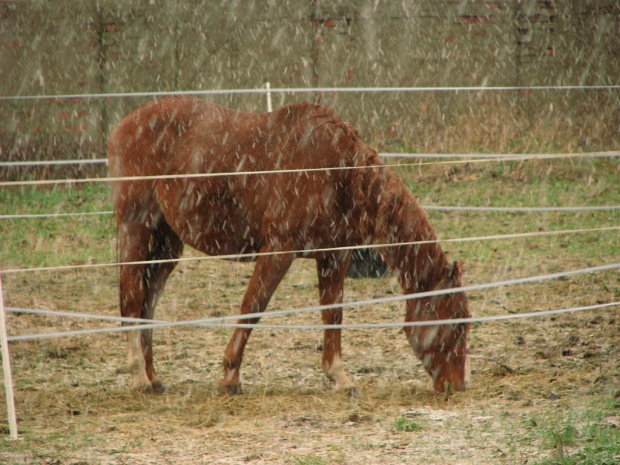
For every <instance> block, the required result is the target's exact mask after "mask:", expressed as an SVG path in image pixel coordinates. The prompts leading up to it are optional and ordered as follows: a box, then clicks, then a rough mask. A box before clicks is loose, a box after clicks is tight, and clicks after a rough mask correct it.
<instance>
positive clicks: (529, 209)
mask: <svg viewBox="0 0 620 465" xmlns="http://www.w3.org/2000/svg"><path fill="white" fill-rule="evenodd" d="M421 207H422V208H423V209H424V210H428V211H445V212H451V211H456V212H479V213H486V212H488V213H493V212H499V213H545V212H547V213H551V212H558V213H561V212H594V211H613V210H620V205H575V206H570V207H475V206H465V205H464V206H460V205H421ZM113 213H114V212H113V211H112V210H105V211H99V212H68V213H23V214H11V215H0V220H24V219H43V218H51V219H53V218H71V217H77V216H109V215H112V214H113Z"/></svg>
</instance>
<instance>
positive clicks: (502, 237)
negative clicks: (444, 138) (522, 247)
mask: <svg viewBox="0 0 620 465" xmlns="http://www.w3.org/2000/svg"><path fill="white" fill-rule="evenodd" d="M619 230H620V226H604V227H601V228H589V229H565V230H561V231H533V232H526V233H511V234H495V235H489V236H477V237H461V238H452V239H434V240H424V241H411V242H396V243H390V244H361V245H350V246H343V247H324V248H316V249H297V250H281V251H273V252H255V253H247V254H228V255H204V256H199V257H183V258H173V259H161V260H138V261H132V262H111V263H88V264H83V265H57V266H42V267H33V268H7V269H4V270H2V269H0V275H3V274H6V275H8V274H17V273H27V272H44V271H46V272H49V271H75V270H84V269H95V268H112V267H119V266H136V265H148V264H151V265H152V264H161V263H183V262H191V261H203V260H239V259H243V260H248V259H250V260H254V259H256V258H258V257H266V256H276V255H285V254H296V255H299V256H300V257H303V256H304V255H307V254H310V253H323V252H337V251H346V250H358V249H380V248H386V247H402V246H412V245H423V244H437V243H451V242H477V241H490V240H505V239H524V238H533V237H544V236H558V235H565V234H581V233H592V232H609V231H619Z"/></svg>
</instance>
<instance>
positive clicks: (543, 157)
mask: <svg viewBox="0 0 620 465" xmlns="http://www.w3.org/2000/svg"><path fill="white" fill-rule="evenodd" d="M614 156H615V155H614ZM562 158H590V156H588V155H585V156H584V154H581V153H555V154H537V155H536V156H535V157H534V156H532V157H530V158H528V159H530V160H552V159H562ZM502 160H503V161H519V160H523V158H522V157H519V156H516V157H515V156H506V157H504V158H503V159H502ZM489 161H492V160H490V159H470V160H451V161H442V162H438V161H432V162H417V163H394V164H387V163H386V164H381V165H364V166H335V167H329V168H296V169H283V170H260V171H232V172H216V173H183V174H162V175H153V176H118V177H98V178H68V179H67V178H63V179H39V180H28V181H0V187H16V186H46V185H66V184H69V185H71V184H89V183H98V182H99V183H111V182H121V181H157V180H169V179H195V178H216V177H226V176H250V175H254V176H256V175H263V176H264V175H272V174H307V173H313V172H331V171H339V170H362V169H381V168H403V167H420V166H426V165H455V164H476V163H486V162H489Z"/></svg>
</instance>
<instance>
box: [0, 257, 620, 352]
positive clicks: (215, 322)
mask: <svg viewBox="0 0 620 465" xmlns="http://www.w3.org/2000/svg"><path fill="white" fill-rule="evenodd" d="M619 268H620V263H612V264H608V265H600V266H594V267H590V268H581V269H577V270H569V271H561V272H558V273H550V274H545V275H538V276H528V277H524V278H517V279H511V280H505V281H496V282H492V283H484V284H474V285H470V286H462V287H458V288H450V289H439V290H434V291H428V292H418V293H414V294H404V295H400V296H390V297H380V298H376V299H366V300H358V301H352V302H343V303H336V304H330V305H316V306H310V307H301V308H294V309H287V310H273V311H268V312H263V313H246V314H242V315H230V316H224V317H218V318H204V319H198V320H186V321H174V322H168V321H166V322H163V321H162V322H152V320H150V321H151V322H149V323H145V324H141V325H140V326H139V329H141V330H143V329H156V328H165V327H167V328H170V327H179V326H214V327H222V326H224V325H226V324H229V323H228V322H230V321H231V320H232V321H234V320H238V321H239V323H235V325H237V327H238V326H239V325H244V324H245V323H240V321H241V320H248V319H253V318H261V319H263V318H270V317H276V316H285V315H292V314H301V313H311V312H317V311H322V310H332V309H336V308H350V307H360V306H366V305H376V304H387V303H394V302H401V301H405V300H412V299H422V298H428V297H436V296H441V295H447V294H455V293H458V292H474V291H481V290H485V289H493V288H497V287H504V286H513V285H518V284H528V283H534V282H539V281H546V280H552V279H558V278H566V277H570V276H577V275H581V274H587V273H597V272H603V271H611V270H616V269H619ZM605 305H608V306H614V305H617V303H613V304H605ZM584 308H585V307H584ZM562 311H566V310H562ZM554 312H558V310H554ZM517 315H520V314H508V315H498V316H497V317H480V318H484V319H510V318H525V317H519V316H517ZM523 315H525V314H523ZM534 315H542V313H541V312H534ZM477 321H486V320H482V319H480V320H479V319H477V318H471V317H470V318H452V319H445V320H430V321H412V322H405V323H372V325H375V326H373V327H376V325H390V326H397V327H405V326H411V327H414V326H436V325H446V324H461V323H475V322H477ZM362 324H366V323H360V325H362ZM368 324H371V323H368ZM245 325H247V326H245V327H252V328H254V327H262V328H266V327H268V326H267V325H265V324H258V325H254V324H249V323H247V324H245ZM308 326H312V329H318V328H321V329H324V328H328V327H329V326H324V325H321V326H314V325H290V327H289V326H287V328H288V329H305V328H307V327H308ZM277 327H278V328H283V326H282V325H277ZM334 327H335V326H334ZM343 327H344V326H343ZM386 327H389V326H386ZM135 329H136V326H122V327H113V328H94V329H84V330H75V331H60V332H49V333H41V334H26V335H18V336H11V337H9V338H8V340H9V341H10V342H16V341H25V340H32V339H47V338H55V337H64V336H78V335H85V334H96V333H107V332H125V331H132V330H135Z"/></svg>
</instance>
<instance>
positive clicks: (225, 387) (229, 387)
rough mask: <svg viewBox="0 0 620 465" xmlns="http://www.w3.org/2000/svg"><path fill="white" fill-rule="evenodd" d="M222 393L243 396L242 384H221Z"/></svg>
mask: <svg viewBox="0 0 620 465" xmlns="http://www.w3.org/2000/svg"><path fill="white" fill-rule="evenodd" d="M220 392H221V393H222V394H228V395H231V396H236V395H239V394H242V391H241V384H223V383H220Z"/></svg>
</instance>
